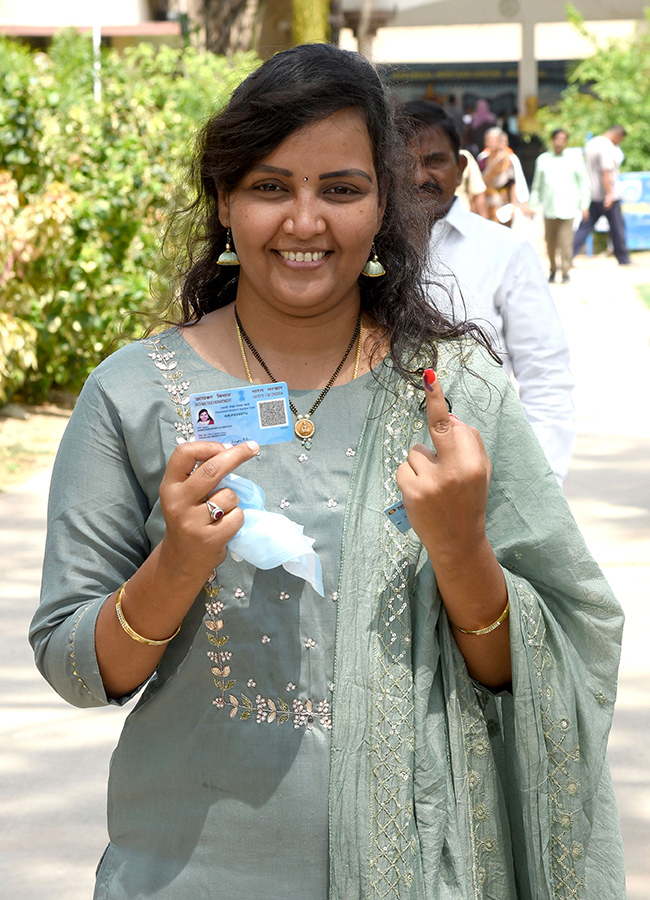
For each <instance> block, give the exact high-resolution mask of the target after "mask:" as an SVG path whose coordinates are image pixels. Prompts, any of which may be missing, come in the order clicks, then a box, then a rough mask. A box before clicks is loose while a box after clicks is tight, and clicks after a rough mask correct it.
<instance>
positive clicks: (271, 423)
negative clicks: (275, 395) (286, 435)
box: [257, 400, 289, 428]
mask: <svg viewBox="0 0 650 900" xmlns="http://www.w3.org/2000/svg"><path fill="white" fill-rule="evenodd" d="M257 414H258V416H259V419H260V428H277V426H278V425H288V424H289V421H288V418H287V404H286V403H285V402H284V400H259V401H258V403H257Z"/></svg>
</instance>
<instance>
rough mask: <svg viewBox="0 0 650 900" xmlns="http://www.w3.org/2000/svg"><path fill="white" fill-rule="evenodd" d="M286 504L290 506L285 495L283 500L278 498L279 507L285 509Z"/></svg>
mask: <svg viewBox="0 0 650 900" xmlns="http://www.w3.org/2000/svg"><path fill="white" fill-rule="evenodd" d="M288 506H291V504H290V503H289V501H288V500H287V498H286V497H285V498H284V499H283V500H280V509H286V508H287V507H288Z"/></svg>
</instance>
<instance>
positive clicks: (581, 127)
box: [540, 5, 650, 171]
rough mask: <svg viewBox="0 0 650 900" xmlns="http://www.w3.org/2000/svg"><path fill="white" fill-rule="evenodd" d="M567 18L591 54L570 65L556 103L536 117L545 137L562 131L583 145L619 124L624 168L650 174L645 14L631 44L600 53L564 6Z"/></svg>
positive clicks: (615, 44)
mask: <svg viewBox="0 0 650 900" xmlns="http://www.w3.org/2000/svg"><path fill="white" fill-rule="evenodd" d="M568 16H569V20H570V21H571V22H572V23H573V25H574V26H575V27H576V28H577V29H578V30H579V31H580V33H581V34H582V35H583V36H585V37H586V38H587V39H588V40H590V41H591V43H592V45H593V47H594V53H593V55H592V56H589V57H588V58H587V59H584V60H582V61H581V62H579V63H577V64H576V65H575V67H574V68H573V70H572V71H571V73H570V75H569V87H568V88H567V90H566V91H565V92H564V94H563V96H562V100H561V102H560V103H558V104H557V106H555V107H553V108H552V109H545V110H542V111H541V112H540V120H541V122H542V126H543V130H544V133H545V135H546V136H548V135H549V134H550V132H551V131H553V129H555V128H566V129H567V130H568V131H569V132H570V134H571V143H573V144H583V143H584V142H585V141H586V139H587V137H588V135H589V134H590V133H591V134H602V133H603V132H605V131H607V129H608V128H609V127H610V126H611V125H614V124H619V125H622V126H623V127H624V128H625V129H626V131H627V133H628V135H627V137H626V139H625V145H624V149H625V156H626V160H625V168H626V169H627V170H628V171H647V170H650V10H648V9H646V11H645V16H646V22H647V27H646V28H644V29H642V30H639V31H638V32H637V34H636V35H635V36H634V37H633V38H631V39H630V40H627V41H622V40H620V39H619V40H612V41H610V42H609V43H608V44H607V45H606V46H604V47H600V46H599V44H598V41H597V40H596V38H595V36H594V35H592V34H591V33H590V32H589V30H588V29H587V28H586V26H585V24H584V21H583V19H582V17H581V16H580V14H579V13H578V11H577V10H576V9H575V7H573V6H571V5H569V7H568Z"/></svg>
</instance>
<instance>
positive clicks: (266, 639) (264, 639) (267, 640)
mask: <svg viewBox="0 0 650 900" xmlns="http://www.w3.org/2000/svg"><path fill="white" fill-rule="evenodd" d="M261 641H262V643H263V644H270V643H271V638H270V637H269V636H268V634H263V635H262V637H261Z"/></svg>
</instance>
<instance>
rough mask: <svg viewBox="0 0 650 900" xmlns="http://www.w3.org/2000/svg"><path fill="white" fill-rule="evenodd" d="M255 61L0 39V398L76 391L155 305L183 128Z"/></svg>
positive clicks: (184, 142)
mask: <svg viewBox="0 0 650 900" xmlns="http://www.w3.org/2000/svg"><path fill="white" fill-rule="evenodd" d="M258 62H259V61H258V60H257V58H256V57H255V56H254V55H253V54H241V55H239V56H237V57H231V58H229V59H225V58H223V57H217V56H214V55H212V54H209V53H203V52H200V51H197V50H195V49H192V48H186V49H184V50H182V51H179V50H175V49H172V48H170V47H161V48H158V49H157V48H154V47H153V46H152V45H150V44H146V43H142V44H139V45H138V46H136V47H134V48H130V49H128V50H126V51H125V52H124V53H123V54H118V53H117V52H115V51H107V52H103V53H102V56H101V86H102V92H101V100H100V101H99V102H95V100H94V97H93V85H94V80H93V79H94V60H93V50H92V43H91V40H90V38H89V37H88V36H84V35H79V34H77V33H76V32H74V31H67V32H62V33H60V34H59V35H58V36H57V37H56V38H55V40H54V42H53V44H52V47H51V50H50V52H49V53H48V54H43V53H32V52H30V51H29V50H28V49H26V48H24V47H22V46H20V45H18V44H16V43H15V42H11V41H8V40H0V72H2V73H3V75H2V78H1V80H0V146H2V148H3V155H2V158H1V159H0V170H3V169H4V170H6V171H5V172H4V174H3V173H1V172H0V254H1V255H0V262H1V263H2V264H1V266H0V269H1V270H2V271H0V312H1V314H2V316H1V318H0V332H1V338H0V402H6V400H8V399H9V398H10V397H11V396H14V395H16V392H17V391H19V392H20V395H21V396H24V397H25V398H27V399H30V400H32V401H35V400H39V399H42V398H43V397H45V396H46V395H47V393H48V392H49V391H50V390H51V389H52V388H54V387H60V388H65V389H67V390H73V391H74V390H78V389H79V387H80V386H81V385H82V384H83V382H84V380H85V378H86V377H87V375H88V373H89V372H90V371H91V370H92V369H93V368H94V366H95V365H96V364H97V363H98V361H100V360H101V359H102V358H103V357H104V356H106V355H107V353H109V352H110V351H111V350H113V349H115V347H116V346H117V345H118V344H119V343H120V342H121V341H124V340H130V339H133V338H137V337H138V336H140V335H141V334H142V331H143V328H144V326H145V324H146V320H145V317H143V316H140V315H139V314H140V313H147V312H150V311H152V300H151V297H150V290H149V283H150V278H151V276H152V273H153V272H154V270H155V266H156V261H157V254H158V247H159V240H160V230H161V222H162V220H163V219H164V215H165V210H166V208H167V206H168V204H169V202H170V199H171V195H172V191H173V188H174V186H175V185H178V184H179V183H180V181H181V180H182V179H181V175H180V172H181V169H182V164H183V163H184V162H185V161H186V159H187V157H188V154H189V153H191V144H190V141H191V136H192V135H193V133H194V131H195V129H196V126H197V125H198V124H199V123H200V121H201V120H202V119H203V118H204V117H205V116H207V115H208V114H209V113H210V112H211V111H212V110H214V109H215V108H216V107H218V106H221V105H223V104H224V103H225V102H226V101H227V99H228V97H229V96H230V93H231V92H232V90H233V89H234V87H236V85H237V84H238V83H239V82H240V81H241V80H242V79H243V78H244V77H245V76H246V75H248V74H249V72H251V71H252V70H253V69H254V68H255V67H256V66H257V65H258Z"/></svg>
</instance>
